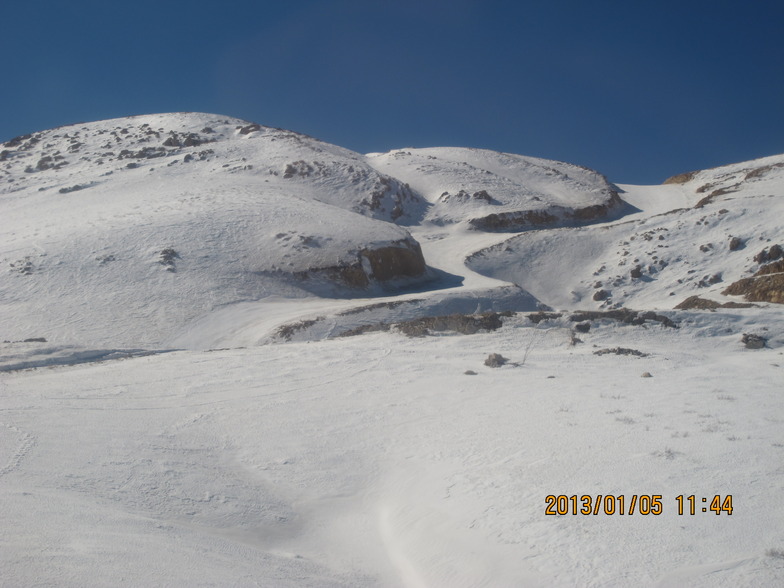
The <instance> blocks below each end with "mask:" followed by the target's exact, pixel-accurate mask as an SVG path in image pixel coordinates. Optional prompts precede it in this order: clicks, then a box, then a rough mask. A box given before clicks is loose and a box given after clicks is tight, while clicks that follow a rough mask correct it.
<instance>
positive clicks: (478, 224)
mask: <svg viewBox="0 0 784 588" xmlns="http://www.w3.org/2000/svg"><path fill="white" fill-rule="evenodd" d="M622 205H623V201H622V200H621V198H620V196H618V193H617V192H616V191H615V190H611V191H610V193H609V198H608V199H607V201H606V202H605V203H604V204H594V205H592V206H585V207H583V208H574V209H571V208H565V207H562V206H554V207H552V208H550V209H549V210H520V211H514V212H499V213H494V214H490V215H487V216H484V217H481V218H474V219H471V220H470V221H468V224H469V225H470V226H471V228H473V229H478V230H480V231H488V232H505V231H511V232H514V231H520V230H524V229H526V228H540V227H548V226H556V225H557V224H559V223H564V224H567V225H571V224H574V225H583V224H589V223H591V222H592V221H595V220H597V219H602V218H604V217H606V216H608V215H609V214H610V212H612V211H613V210H615V209H616V208H619V207H620V206H622Z"/></svg>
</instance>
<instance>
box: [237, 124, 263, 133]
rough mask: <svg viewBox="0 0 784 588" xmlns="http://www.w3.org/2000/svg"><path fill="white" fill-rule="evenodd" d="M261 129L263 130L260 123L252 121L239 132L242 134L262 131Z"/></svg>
mask: <svg viewBox="0 0 784 588" xmlns="http://www.w3.org/2000/svg"><path fill="white" fill-rule="evenodd" d="M260 130H261V125H260V124H257V123H252V124H249V125H246V126H244V127H240V129H239V133H240V135H249V134H250V133H255V132H256V131H260Z"/></svg>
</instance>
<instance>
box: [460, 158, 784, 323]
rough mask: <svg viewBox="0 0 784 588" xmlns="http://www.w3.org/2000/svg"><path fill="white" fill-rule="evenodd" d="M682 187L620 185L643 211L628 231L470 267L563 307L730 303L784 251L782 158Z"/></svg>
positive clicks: (546, 241)
mask: <svg viewBox="0 0 784 588" xmlns="http://www.w3.org/2000/svg"><path fill="white" fill-rule="evenodd" d="M680 178H681V179H687V178H690V179H688V181H686V182H685V183H682V184H681V183H676V182H670V184H668V185H665V186H660V187H638V186H621V188H622V189H623V190H625V192H623V193H622V194H621V196H622V197H623V198H624V199H625V200H627V201H628V202H629V203H631V204H633V205H634V206H635V207H637V208H638V209H639V210H640V212H639V213H637V214H634V215H630V216H628V217H626V218H625V219H623V220H622V221H620V222H617V223H614V224H611V225H601V226H591V227H580V228H563V229H556V230H544V231H537V232H528V233H523V234H520V235H518V236H515V237H512V238H511V239H509V240H507V241H505V242H503V243H499V244H497V245H494V246H492V247H490V248H488V249H485V250H482V251H478V252H476V253H475V254H474V255H472V256H471V258H470V261H469V264H468V265H469V267H471V268H472V269H474V270H475V271H478V272H480V273H483V274H486V275H488V276H492V277H495V278H498V279H503V280H508V281H510V282H514V283H516V284H518V285H520V286H522V287H523V288H526V289H528V290H529V291H530V292H531V293H532V294H533V295H534V296H536V297H537V298H539V299H540V300H542V301H543V302H545V303H547V304H550V305H552V306H555V307H558V308H592V307H593V308H619V307H621V306H627V307H632V308H655V309H662V308H672V307H673V306H675V305H676V304H678V303H680V302H682V301H683V300H684V299H685V298H687V297H689V296H695V295H698V296H700V297H704V298H712V299H716V300H717V301H722V302H726V301H727V300H728V299H727V298H723V297H722V295H721V293H722V292H723V291H724V290H725V289H726V288H727V286H728V285H729V284H731V283H732V282H735V281H736V280H739V279H741V278H744V277H747V276H750V275H752V274H753V273H754V272H755V271H756V270H758V269H759V268H760V259H759V255H760V253H761V252H763V251H767V250H768V249H769V248H771V247H775V246H776V245H779V244H782V243H784V226H783V225H782V222H781V219H783V218H784V156H775V157H768V158H765V159H760V160H756V161H751V162H746V163H741V164H735V165H730V166H726V167H722V168H717V169H712V170H705V171H701V172H695V173H694V174H688V175H686V176H680ZM755 258H757V259H755ZM779 271H780V270H779Z"/></svg>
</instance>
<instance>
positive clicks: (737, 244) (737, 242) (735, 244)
mask: <svg viewBox="0 0 784 588" xmlns="http://www.w3.org/2000/svg"><path fill="white" fill-rule="evenodd" d="M741 247H743V239H741V238H740V237H732V238H731V239H730V251H737V250H738V249H740V248H741Z"/></svg>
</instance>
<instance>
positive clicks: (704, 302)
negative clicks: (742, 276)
mask: <svg viewBox="0 0 784 588" xmlns="http://www.w3.org/2000/svg"><path fill="white" fill-rule="evenodd" d="M752 306H754V305H753V304H748V303H746V302H732V301H730V302H723V303H722V302H716V301H715V300H708V299H707V298H700V297H699V296H689V297H688V298H687V299H686V300H684V301H683V302H681V303H680V304H678V305H677V306H675V308H677V309H678V310H714V309H716V308H751V307H752Z"/></svg>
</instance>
